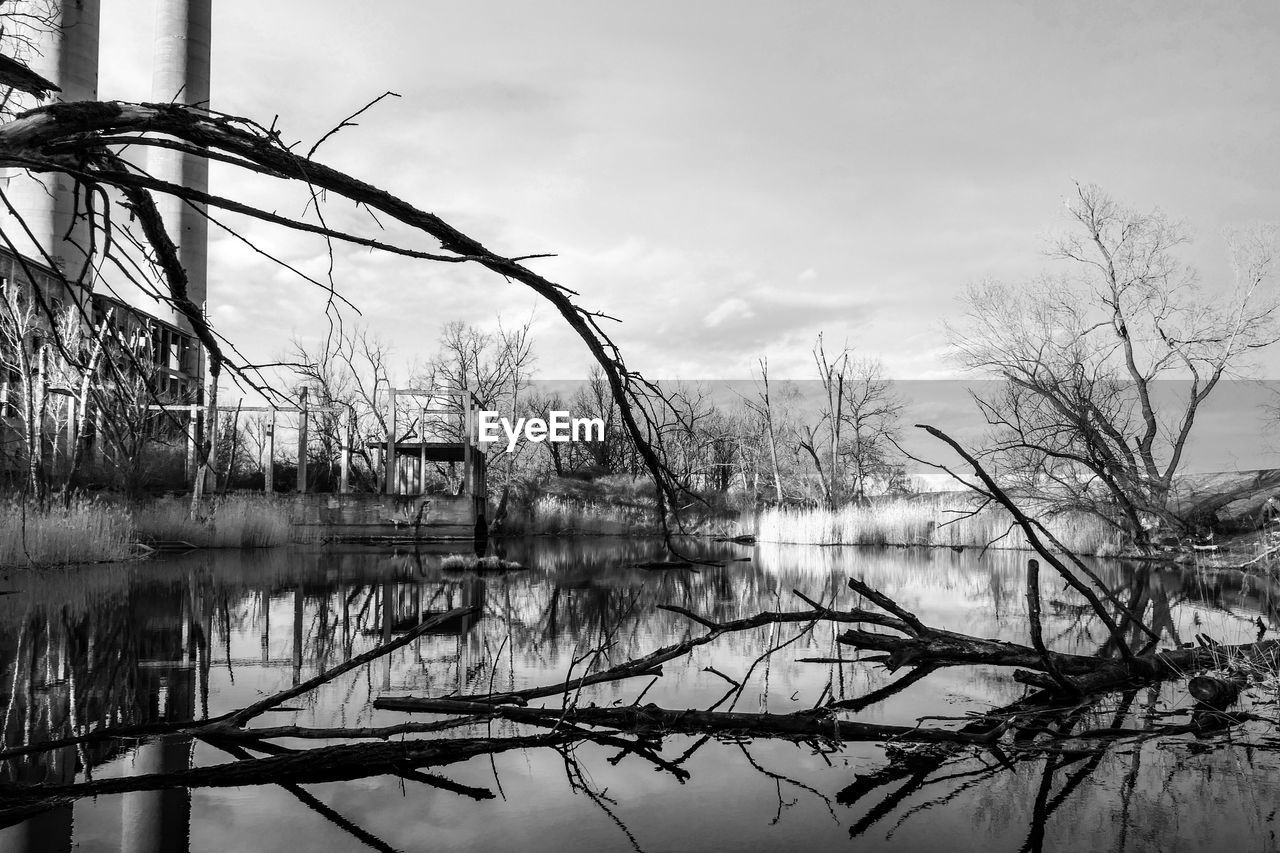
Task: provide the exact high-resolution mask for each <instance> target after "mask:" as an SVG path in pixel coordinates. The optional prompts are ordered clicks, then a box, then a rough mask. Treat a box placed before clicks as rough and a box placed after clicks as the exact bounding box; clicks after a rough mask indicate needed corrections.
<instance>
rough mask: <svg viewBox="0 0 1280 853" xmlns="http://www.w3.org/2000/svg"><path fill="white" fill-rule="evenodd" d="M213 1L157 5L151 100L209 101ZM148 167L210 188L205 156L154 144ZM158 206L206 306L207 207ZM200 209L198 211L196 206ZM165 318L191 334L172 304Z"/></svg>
mask: <svg viewBox="0 0 1280 853" xmlns="http://www.w3.org/2000/svg"><path fill="white" fill-rule="evenodd" d="M211 6H212V2H211V0H163V2H158V3H156V26H155V51H154V56H153V61H154V68H153V72H152V78H151V99H152V100H153V101H156V102H159V103H169V102H176V103H180V104H198V105H205V106H207V105H208V103H209V40H210V18H211V16H212V11H211ZM147 169H148V170H149V171H150V172H151V174H153V175H154V176H155V177H157V178H159V179H160V180H163V181H168V182H170V183H174V184H179V185H181V186H184V187H187V188H189V189H194V190H199V191H201V192H207V191H208V189H209V161H208V160H207V159H205V158H203V157H196V156H193V155H191V154H184V153H182V152H179V151H170V150H168V149H165V148H152V149H150V150H149V151H148V152H147ZM156 206H157V207H159V209H160V215H161V216H162V217H163V218H164V224H165V228H166V229H167V230H168V232H169V237H170V238H171V239H172V240H173V242H174V243H176V244H177V246H178V257H179V259H180V260H181V261H182V266H183V268H184V269H186V271H187V295H188V296H190V297H191V301H192V302H194V303H195V304H196V305H198V306H200V307H201V308H202V309H203V308H204V305H205V298H206V294H207V292H208V257H207V251H208V239H209V223H208V220H206V219H205V217H204V215H203V206H199V205H198V206H197V207H196V208H193V207H192V206H191V205H190V204H189V203H187V202H185V201H183V200H181V199H178V198H175V197H173V196H169V195H165V194H162V193H159V194H157V195H156ZM197 208H198V209H197ZM167 313H168V316H163V312H162V319H166V320H168V321H169V322H171V323H173V324H174V325H175V326H177V327H178V328H180V329H182V330H183V331H184V332H187V333H188V334H190V333H191V331H192V329H191V323H190V322H188V321H187V320H186V318H184V317H182V316H181V315H180V314H179V313H178V312H177V311H176V310H173V309H172V308H170V309H169V310H168V312H167Z"/></svg>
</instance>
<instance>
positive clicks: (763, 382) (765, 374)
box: [746, 358, 790, 504]
mask: <svg viewBox="0 0 1280 853" xmlns="http://www.w3.org/2000/svg"><path fill="white" fill-rule="evenodd" d="M774 402H775V396H774V395H773V393H772V392H771V391H770V388H769V359H768V358H761V359H760V381H759V382H758V383H757V388H756V394H755V397H754V398H749V399H747V400H746V405H747V408H748V409H749V410H750V411H751V412H753V413H754V414H755V415H756V417H757V418H758V419H759V421H760V423H761V426H762V427H763V428H764V430H763V433H764V438H765V442H766V444H767V445H768V449H769V472H770V474H771V475H772V477H773V499H774V501H775V502H776V503H779V504H781V503H782V502H783V500H784V499H785V496H784V494H783V490H782V466H781V465H780V464H779V463H778V444H779V443H781V442H782V441H783V440H784V436H785V435H786V434H787V433H788V432H789V430H790V423H789V421H788V419H787V416H786V413H785V407H782V408H781V409H780V410H778V411H775V407H774Z"/></svg>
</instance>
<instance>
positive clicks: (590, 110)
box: [100, 0, 1280, 379]
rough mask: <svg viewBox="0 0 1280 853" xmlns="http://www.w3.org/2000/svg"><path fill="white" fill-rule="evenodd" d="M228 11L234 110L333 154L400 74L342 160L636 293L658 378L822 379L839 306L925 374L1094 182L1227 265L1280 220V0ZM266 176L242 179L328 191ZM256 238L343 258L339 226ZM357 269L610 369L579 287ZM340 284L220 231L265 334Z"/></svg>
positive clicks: (418, 316)
mask: <svg viewBox="0 0 1280 853" xmlns="http://www.w3.org/2000/svg"><path fill="white" fill-rule="evenodd" d="M102 5H103V43H102V57H103V67H102V79H101V87H100V94H101V96H103V97H107V98H112V97H120V98H129V99H145V98H147V97H149V88H150V65H149V54H150V35H151V34H150V30H151V20H152V14H153V13H152V6H151V2H149V0H103V3H102ZM214 7H215V8H214V22H213V28H214V36H213V69H212V75H213V85H212V92H213V94H212V98H213V104H214V106H215V107H216V108H219V109H222V110H225V111H228V112H232V113H238V114H243V115H249V116H252V117H254V118H257V119H258V120H260V121H263V122H264V123H268V122H270V121H271V120H272V117H273V116H276V115H278V116H279V126H280V127H282V128H283V129H284V135H285V138H286V139H290V140H292V139H299V140H303V141H304V142H305V144H306V146H307V147H309V146H310V144H311V143H312V142H314V141H315V139H317V138H318V137H319V136H321V135H322V134H323V133H324V132H325V131H327V130H328V129H329V128H330V127H332V126H333V125H334V124H336V123H337V122H338V121H339V120H340V119H342V118H343V117H344V116H346V115H347V114H349V113H351V112H352V111H354V110H355V109H357V108H359V107H360V106H361V105H363V104H364V103H366V102H367V101H369V100H370V99H372V98H373V97H375V96H377V95H378V94H380V93H381V92H383V91H384V90H387V89H391V90H394V91H395V92H397V93H399V94H400V95H401V96H402V97H401V98H399V99H395V100H389V101H387V102H384V103H382V104H380V105H378V106H377V107H376V108H374V109H373V110H372V111H370V113H368V114H367V115H366V116H364V117H363V118H362V119H361V122H360V124H361V126H360V127H357V128H352V129H348V130H344V131H343V132H342V133H341V134H340V135H339V136H337V137H335V138H334V139H332V140H330V141H329V142H326V143H325V145H324V147H323V148H322V149H321V150H320V152H319V154H318V155H317V156H318V157H319V158H320V159H322V160H324V161H326V162H328V163H329V164H331V165H334V166H336V167H338V168H342V169H345V170H347V171H349V172H350V173H352V174H354V175H356V176H359V177H361V178H364V179H365V180H368V181H370V182H372V183H375V184H379V185H381V186H383V187H384V188H387V189H389V190H391V191H393V192H395V193H397V194H398V195H400V196H402V197H404V198H406V199H408V200H410V201H412V202H414V203H416V204H417V205H419V206H421V207H423V208H425V209H428V210H431V211H433V212H435V213H438V214H440V215H442V216H443V217H445V218H446V219H447V220H449V221H451V222H453V223H454V224H456V225H457V226H459V227H461V228H462V229H463V230H466V231H468V232H469V233H470V234H472V236H475V237H477V238H478V239H480V240H481V241H482V242H484V243H485V244H486V245H488V246H490V247H491V248H492V249H494V250H496V251H499V252H503V253H507V254H526V253H530V252H555V253H557V254H558V255H559V257H558V258H556V259H553V260H546V261H536V262H532V263H533V264H536V268H537V269H538V270H539V271H540V272H543V273H544V274H546V275H548V276H549V277H551V278H552V279H553V280H556V281H558V282H560V283H562V284H565V285H566V286H569V287H571V288H573V289H575V290H578V291H579V292H580V293H581V294H582V297H581V302H582V303H583V304H584V305H587V306H591V307H594V308H599V309H602V310H605V311H607V312H608V313H610V314H612V315H614V316H616V317H618V318H620V319H621V320H622V321H623V323H622V325H621V326H619V327H617V328H616V330H615V336H616V339H617V340H618V342H619V343H620V344H621V345H622V348H623V351H624V353H625V354H626V355H627V357H628V360H629V363H630V365H631V366H632V367H634V368H637V369H640V370H642V371H643V372H645V373H646V374H648V375H651V376H657V377H680V378H685V379H699V378H726V377H745V376H748V375H749V374H750V371H751V368H752V367H753V365H754V363H755V360H756V359H757V358H758V357H759V356H761V355H767V356H768V357H769V359H770V362H771V364H772V365H773V369H774V371H775V372H776V373H777V375H780V376H781V375H790V376H795V377H800V376H806V375H807V367H808V366H809V365H810V363H811V362H810V361H809V356H808V348H809V346H810V345H811V343H812V340H813V338H814V336H815V335H816V334H817V332H818V331H819V330H824V331H825V332H826V334H827V337H828V339H834V340H835V341H837V342H842V341H845V340H847V341H848V342H849V343H850V344H851V345H853V346H855V347H857V348H858V349H859V350H860V351H861V352H862V353H864V354H866V355H870V356H878V357H879V358H881V359H882V360H883V361H884V362H885V364H886V365H887V367H888V372H889V373H890V374H891V375H893V376H895V377H900V378H936V377H944V376H949V375H954V371H953V368H952V367H951V366H950V365H949V364H948V362H947V361H946V358H945V351H944V346H943V342H942V339H941V334H940V332H941V322H942V320H943V319H944V318H945V317H947V316H948V315H949V314H952V313H954V312H955V311H956V310H957V302H956V294H957V293H958V292H959V291H960V290H961V288H963V286H964V285H966V284H968V283H971V282H975V281H979V280H982V279H985V278H996V279H1006V280H1011V281H1016V280H1019V279H1024V278H1027V277H1030V276H1032V275H1034V274H1035V273H1036V272H1038V271H1040V270H1043V269H1045V268H1046V267H1047V266H1050V265H1051V264H1052V262H1051V261H1049V260H1047V259H1046V258H1045V257H1044V255H1043V250H1044V247H1045V245H1046V239H1047V237H1048V236H1049V235H1051V234H1053V233H1055V232H1057V231H1060V230H1061V229H1063V228H1065V225H1066V223H1065V220H1064V209H1063V203H1064V200H1065V199H1066V197H1067V196H1068V195H1069V194H1070V193H1071V191H1072V182H1073V181H1074V180H1079V181H1082V182H1095V183H1098V184H1100V185H1102V186H1103V187H1105V188H1106V189H1108V190H1109V191H1110V192H1111V193H1112V194H1113V195H1115V196H1116V197H1117V198H1119V199H1121V200H1123V201H1125V202H1127V203H1130V204H1132V205H1134V206H1137V207H1141V208H1150V207H1153V206H1159V207H1161V208H1163V209H1164V210H1166V211H1167V212H1169V213H1170V214H1172V215H1174V216H1176V217H1179V218H1181V219H1184V220H1185V221H1186V223H1187V226H1188V228H1189V229H1190V231H1191V232H1192V233H1193V235H1194V236H1195V239H1196V242H1195V243H1194V244H1193V245H1192V246H1191V248H1190V250H1189V252H1188V255H1187V258H1188V260H1190V261H1193V262H1195V263H1196V264H1198V265H1199V266H1200V268H1201V272H1202V275H1203V278H1204V280H1205V282H1206V284H1207V285H1208V286H1211V287H1212V286H1221V284H1222V283H1223V282H1224V281H1225V280H1227V278H1228V277H1229V273H1228V269H1227V264H1226V260H1225V252H1224V249H1223V245H1222V241H1221V238H1220V232H1221V229H1222V228H1223V227H1224V226H1226V225H1229V224H1231V223H1238V222H1242V221H1247V220H1251V219H1272V220H1274V219H1280V170H1278V169H1277V168H1276V165H1277V162H1276V161H1277V154H1278V152H1280V145H1277V143H1278V142H1280V138H1278V134H1277V130H1278V129H1280V97H1277V95H1276V90H1275V82H1276V81H1277V80H1280V50H1277V47H1278V46H1280V41H1278V40H1277V29H1278V28H1280V6H1277V5H1276V4H1274V3H1271V2H1266V3H1264V2H1256V3H1231V4H1204V3H1198V4H1189V3H1169V2H1153V3H1115V2H1098V3H1082V2H1072V3H1013V2H1000V3H974V2H966V3H954V2H935V3H864V2H857V3H855V2H847V1H845V2H826V3H822V2H805V3H783V2H773V3H758V2H743V0H732V2H697V3H675V2H652V0H647V2H643V3H637V2H630V3H621V2H586V1H585V0H583V2H572V3H565V2H547V0H540V2H536V3H530V2H477V3H438V2H407V0H385V1H384V2H377V0H373V2H368V3H363V4H353V3H351V2H350V0H344V2H336V0H307V2H300V0H271V2H258V3H247V2H236V0H219V2H217V3H215V4H214ZM249 183H250V182H246V181H245V179H244V178H243V177H240V176H236V175H232V174H230V173H229V172H228V171H227V170H225V169H217V168H215V170H214V173H213V176H212V190H213V191H214V192H215V193H219V194H223V195H237V194H252V193H255V192H257V193H259V195H258V196H256V197H258V198H261V199H263V200H264V201H265V203H268V204H270V205H271V206H279V207H280V209H281V210H282V212H299V209H298V208H299V207H300V202H296V201H290V200H288V199H287V198H286V197H281V200H279V201H276V197H275V196H271V195H265V194H262V193H261V191H259V190H254V189H253V188H252V187H250V186H249ZM255 183H256V182H255ZM290 205H293V206H292V207H290ZM335 215H341V217H342V218H340V219H339V224H353V225H354V223H357V222H366V223H367V219H365V218H363V215H362V214H358V213H356V212H354V211H349V210H346V209H343V210H342V211H340V212H339V213H336V214H335ZM250 233H251V235H252V236H253V237H254V238H255V239H257V240H259V241H260V242H262V243H263V244H264V245H270V246H272V247H273V248H274V249H275V250H276V251H277V252H278V253H279V254H281V255H282V256H283V257H284V258H286V259H287V260H289V261H290V262H291V263H295V264H298V265H299V266H302V267H304V268H306V269H308V270H309V271H312V272H321V273H322V272H323V269H324V266H323V259H322V258H321V257H320V255H321V250H320V247H318V246H317V244H316V243H315V242H314V241H313V240H310V239H301V238H296V237H288V236H285V235H280V234H278V233H276V232H272V231H268V230H267V229H264V228H253V229H252V230H251V231H250ZM336 276H337V281H338V284H339V286H340V287H341V288H343V289H344V291H345V292H346V293H347V294H349V295H351V296H352V298H353V299H354V300H355V302H356V303H357V305H358V306H359V307H360V308H361V309H362V310H363V311H364V317H365V319H366V320H367V322H368V323H369V324H370V326H372V327H373V328H374V329H375V330H376V332H377V333H378V334H379V335H380V336H382V337H383V338H385V339H386V340H387V341H388V342H390V343H391V344H393V345H394V347H395V349H396V352H397V355H398V358H399V360H400V361H401V362H409V361H412V360H413V358H414V357H415V356H417V355H428V354H430V353H431V352H432V351H433V350H434V349H435V343H434V337H435V332H436V330H437V329H438V328H439V326H440V324H441V323H443V322H445V321H448V320H453V319H460V320H465V321H469V322H473V323H476V324H479V325H491V324H492V323H493V322H494V318H495V316H496V315H497V314H498V312H499V311H500V312H501V313H502V316H503V319H504V321H505V322H520V321H522V320H523V319H524V318H526V317H527V316H529V313H530V312H531V311H535V310H536V313H535V318H536V327H537V333H538V339H537V348H538V352H539V355H540V360H539V373H540V374H541V375H542V376H544V377H574V376H581V375H584V374H585V372H586V367H587V363H588V357H587V354H586V352H585V348H584V347H583V346H582V344H581V343H580V342H578V341H576V340H575V339H574V338H573V337H572V336H571V334H570V333H568V332H567V330H566V329H564V328H563V327H562V325H561V323H560V322H559V321H557V319H556V318H555V317H554V316H553V315H552V312H551V311H550V310H548V309H547V308H545V307H537V308H536V309H535V305H536V299H535V298H534V297H533V296H532V295H528V294H527V293H526V292H525V291H523V289H521V288H519V287H518V286H515V285H510V284H507V283H505V282H503V281H502V280H500V279H497V278H495V277H494V276H492V275H489V274H485V273H484V272H483V271H481V270H468V269H462V268H459V267H456V266H447V267H440V266H429V265H425V264H423V263H421V262H405V261H400V260H397V259H388V258H372V257H370V256H369V255H368V254H367V253H365V252H363V251H350V252H344V253H343V256H342V257H341V258H340V263H339V266H338V268H337V270H336ZM322 307H323V301H322V299H321V298H319V297H318V296H317V295H316V294H315V292H314V290H312V289H309V288H308V286H306V285H303V284H300V283H298V282H297V281H296V279H294V278H292V277H291V276H290V275H289V274H287V273H284V272H282V271H280V270H278V269H275V268H272V267H271V266H270V265H269V264H267V263H265V262H264V261H263V260H262V259H261V258H260V257H259V256H257V255H254V254H253V253H252V252H251V251H249V250H248V249H246V248H244V247H243V246H242V245H239V244H237V243H236V241H234V240H233V239H231V238H229V237H227V236H225V235H219V234H216V233H215V235H214V240H213V243H212V246H211V253H210V291H209V311H210V314H211V316H212V318H213V320H214V321H215V323H216V324H217V326H218V327H219V328H220V329H221V330H222V331H223V332H224V333H225V334H227V335H228V336H229V337H231V338H232V339H233V340H235V341H237V342H238V343H240V344H242V345H243V347H244V348H245V349H246V351H247V353H248V354H249V355H251V356H254V357H258V358H267V357H270V356H273V355H276V354H278V353H279V352H281V351H282V350H283V348H284V343H285V340H286V339H287V338H288V337H289V336H290V335H294V334H296V335H299V336H303V337H305V338H312V339H314V338H316V337H318V336H319V335H320V334H322V330H323V328H324V323H323V321H322V314H321V310H322ZM1271 363H1272V365H1274V364H1280V360H1278V359H1276V358H1272V359H1271ZM1267 372H1268V373H1269V374H1270V375H1272V376H1280V370H1276V369H1273V368H1272V367H1270V366H1268V368H1267Z"/></svg>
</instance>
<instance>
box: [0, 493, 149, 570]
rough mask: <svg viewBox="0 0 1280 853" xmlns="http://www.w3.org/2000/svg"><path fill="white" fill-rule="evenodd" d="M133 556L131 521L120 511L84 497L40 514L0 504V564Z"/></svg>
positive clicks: (50, 563)
mask: <svg viewBox="0 0 1280 853" xmlns="http://www.w3.org/2000/svg"><path fill="white" fill-rule="evenodd" d="M136 551H137V549H136V548H135V547H134V525H133V520H132V519H131V518H130V516H129V513H128V512H127V511H126V510H125V509H124V507H122V506H119V505H116V504H112V503H108V502H106V501H100V500H91V499H88V498H76V499H74V500H73V501H72V502H71V505H70V506H69V507H64V506H62V505H57V506H52V507H45V508H43V509H38V508H36V507H35V506H33V505H31V504H27V505H26V507H25V508H24V506H23V503H22V502H21V501H20V500H17V499H11V500H7V501H3V502H0V565H5V566H19V565H34V566H55V565H72V564H75V563H99V562H106V561H113V560H124V559H128V558H129V557H132V556H134V555H135V553H136Z"/></svg>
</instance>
